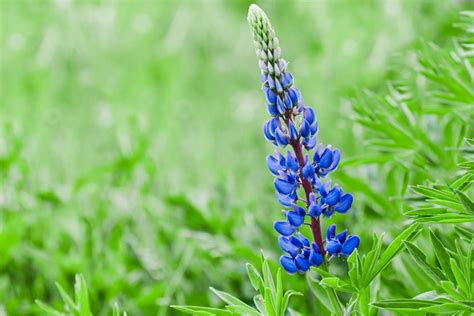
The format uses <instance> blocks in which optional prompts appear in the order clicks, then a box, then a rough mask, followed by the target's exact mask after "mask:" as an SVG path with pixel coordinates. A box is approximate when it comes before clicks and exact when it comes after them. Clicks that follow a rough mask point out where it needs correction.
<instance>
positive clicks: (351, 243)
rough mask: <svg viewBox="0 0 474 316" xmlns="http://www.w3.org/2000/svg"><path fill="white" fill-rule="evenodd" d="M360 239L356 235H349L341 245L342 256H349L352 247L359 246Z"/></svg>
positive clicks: (352, 249)
mask: <svg viewBox="0 0 474 316" xmlns="http://www.w3.org/2000/svg"><path fill="white" fill-rule="evenodd" d="M359 243H360V239H359V237H357V236H349V238H347V240H346V241H345V242H344V244H343V245H342V250H341V254H342V255H343V256H349V255H350V254H351V253H352V252H353V251H354V249H356V248H357V247H359Z"/></svg>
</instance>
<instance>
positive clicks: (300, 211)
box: [292, 204, 306, 216]
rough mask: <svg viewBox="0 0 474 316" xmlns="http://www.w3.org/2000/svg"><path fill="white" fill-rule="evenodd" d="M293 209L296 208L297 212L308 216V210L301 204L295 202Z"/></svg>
mask: <svg viewBox="0 0 474 316" xmlns="http://www.w3.org/2000/svg"><path fill="white" fill-rule="evenodd" d="M292 206H293V209H294V210H295V212H296V213H297V214H298V215H299V216H306V211H305V210H304V208H302V207H301V206H299V205H297V204H293V205H292Z"/></svg>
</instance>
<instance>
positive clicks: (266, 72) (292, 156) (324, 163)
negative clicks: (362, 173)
mask: <svg viewBox="0 0 474 316" xmlns="http://www.w3.org/2000/svg"><path fill="white" fill-rule="evenodd" d="M248 21H249V24H250V27H251V29H252V33H253V38H254V41H255V44H256V52H257V56H258V58H259V67H260V72H261V76H260V79H261V82H262V83H263V92H264V95H265V104H266V108H267V111H268V113H269V114H270V115H271V116H272V118H271V119H270V120H268V121H267V122H265V124H264V126H263V134H264V136H265V138H266V139H267V140H268V141H269V142H271V143H272V144H273V145H274V146H275V147H276V148H277V150H276V151H275V155H269V156H267V158H266V163H267V167H268V169H269V170H270V172H271V174H272V175H273V176H274V177H275V180H274V182H273V183H274V187H275V196H276V198H277V200H278V202H280V204H281V205H283V206H284V207H285V208H286V209H285V210H284V211H283V214H284V215H285V220H279V221H276V222H274V224H273V226H274V229H275V230H276V231H277V232H278V233H279V234H280V237H279V239H278V242H279V244H280V247H281V248H282V249H283V251H284V252H286V253H287V254H288V255H285V256H282V257H281V258H280V263H281V265H282V266H283V268H284V269H285V270H286V271H287V272H288V273H296V272H299V273H304V272H305V271H307V270H308V269H309V268H310V266H319V265H321V264H322V263H323V261H324V260H326V259H327V258H326V253H328V254H329V255H333V256H341V257H346V256H348V255H349V254H350V253H352V251H353V250H354V249H355V248H357V247H358V245H359V238H358V237H356V236H349V237H347V238H346V234H347V233H346V231H343V232H342V233H340V234H338V235H336V234H335V229H336V227H335V226H330V227H329V229H328V233H327V238H326V245H325V246H324V243H323V240H322V237H321V236H320V233H319V231H320V219H321V217H322V216H323V215H324V216H325V217H330V216H332V215H333V214H334V213H335V212H337V213H340V214H344V213H346V212H347V211H348V210H349V209H350V207H351V205H352V201H353V198H352V195H351V194H349V193H344V192H343V190H342V188H340V187H339V186H338V185H335V186H332V187H331V182H330V181H326V182H325V183H324V184H323V183H322V181H321V179H322V178H324V177H326V176H327V175H328V174H329V173H330V172H332V171H334V170H335V169H336V168H337V166H338V164H339V161H340V156H341V155H340V151H339V150H338V149H332V147H331V146H327V147H326V148H323V147H322V145H319V146H318V148H317V149H316V151H315V152H314V154H310V151H311V150H313V149H314V148H315V147H316V145H317V134H318V120H317V118H316V114H315V112H314V110H313V109H312V108H311V107H308V106H305V104H304V101H303V97H302V95H301V92H300V91H299V90H298V89H297V88H296V87H295V86H294V81H295V80H294V78H293V75H292V74H291V73H290V72H289V71H288V70H287V65H288V63H287V62H286V61H285V60H284V59H283V58H281V49H280V44H279V41H278V38H277V37H276V36H275V31H274V30H273V27H272V25H271V23H270V21H269V20H268V17H267V16H266V15H265V13H264V12H263V11H262V10H261V9H260V8H259V7H258V6H256V5H251V6H250V9H249V15H248ZM287 146H290V147H291V150H287V151H286V154H283V153H281V152H279V151H278V148H285V147H287ZM304 150H306V151H307V152H306V153H305V152H304ZM310 156H311V157H312V159H310ZM301 189H303V190H301ZM300 191H304V196H302V193H303V192H300ZM297 203H299V204H301V203H305V204H306V206H305V208H303V207H301V206H300V205H299V204H297ZM306 217H310V218H311V219H310V220H309V222H310V223H307V224H306V225H308V226H310V227H311V230H312V232H313V238H314V242H313V243H312V244H311V246H310V243H309V241H308V239H306V238H305V237H303V235H301V234H300V233H299V230H300V229H301V228H302V227H303V226H304V225H305V220H306ZM295 234H296V235H295Z"/></svg>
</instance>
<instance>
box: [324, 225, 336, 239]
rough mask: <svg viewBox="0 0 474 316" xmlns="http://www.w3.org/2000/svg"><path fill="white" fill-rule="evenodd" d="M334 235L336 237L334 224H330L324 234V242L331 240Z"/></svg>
mask: <svg viewBox="0 0 474 316" xmlns="http://www.w3.org/2000/svg"><path fill="white" fill-rule="evenodd" d="M335 235H336V224H332V225H331V226H329V227H328V230H327V232H326V240H330V239H333V238H334V236H335Z"/></svg>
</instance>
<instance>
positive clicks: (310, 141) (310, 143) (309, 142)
mask: <svg viewBox="0 0 474 316" xmlns="http://www.w3.org/2000/svg"><path fill="white" fill-rule="evenodd" d="M316 141H317V139H316V136H313V137H310V138H305V140H304V142H303V144H304V146H305V147H306V149H307V150H312V149H313V148H314V147H315V146H316Z"/></svg>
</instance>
